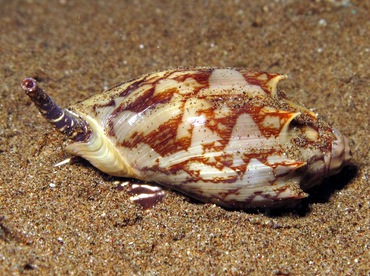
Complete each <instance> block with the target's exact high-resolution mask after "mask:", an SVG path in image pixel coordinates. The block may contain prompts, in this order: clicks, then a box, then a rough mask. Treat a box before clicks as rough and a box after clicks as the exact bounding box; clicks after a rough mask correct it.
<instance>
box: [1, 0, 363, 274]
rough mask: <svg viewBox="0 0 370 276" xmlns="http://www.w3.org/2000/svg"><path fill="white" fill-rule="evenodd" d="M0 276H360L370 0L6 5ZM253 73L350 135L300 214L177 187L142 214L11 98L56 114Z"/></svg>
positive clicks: (35, 115) (34, 113)
mask: <svg viewBox="0 0 370 276" xmlns="http://www.w3.org/2000/svg"><path fill="white" fill-rule="evenodd" d="M0 7H1V8H0V15H1V16H0V26H1V40H0V53H1V54H0V64H1V65H0V76H1V90H0V93H1V94H0V96H1V103H0V164H1V165H0V177H1V179H0V181H1V184H0V271H1V272H0V274H2V275H17V274H21V273H27V274H35V275H36V274H38V275H40V274H44V275H45V274H55V275H65V274H80V275H85V274H87V275H100V274H103V273H105V274H120V275H144V274H145V275H176V274H177V275H180V274H181V275H184V274H185V275H186V274H190V275H198V274H202V275H225V274H226V275H241V274H250V275H263V274H265V275H314V274H316V275H366V274H367V275H369V273H370V253H369V251H370V248H369V247H370V231H369V230H370V229H369V228H370V186H369V159H370V157H369V131H368V130H369V120H370V119H369V118H370V116H369V115H370V114H369V108H370V107H369V79H370V78H369V67H370V59H369V52H370V48H369V47H370V43H369V42H370V40H369V37H370V33H369V30H370V21H369V17H368V11H369V10H370V3H369V1H362V0H357V1H349V0H348V1H345V0H343V1H339V0H338V1H334V0H332V1H293V0H286V1H267V0H266V1H87V0H85V1H68V0H60V1H32V0H29V1H7V0H3V1H0ZM180 66H217V67H235V66H237V67H246V68H250V69H252V70H265V71H270V72H279V73H285V74H287V75H288V76H289V79H288V80H286V81H284V82H282V83H281V85H280V88H281V89H282V90H283V91H285V93H286V94H288V95H289V96H290V97H291V98H293V99H294V100H296V101H298V102H301V103H303V104H305V105H306V106H308V107H310V108H313V109H314V110H315V112H317V113H319V114H320V115H322V116H323V117H324V118H325V120H326V121H328V122H330V123H332V124H333V125H335V126H336V127H337V128H338V129H339V130H340V131H341V132H342V133H343V134H345V135H346V136H347V137H348V138H349V140H350V145H351V149H352V152H353V165H351V166H349V167H347V168H345V169H344V170H343V171H342V172H341V173H340V174H339V175H337V176H334V177H331V178H329V179H327V180H326V181H325V182H324V183H323V185H322V186H321V187H319V188H317V189H314V190H313V191H312V192H311V197H310V198H309V199H308V200H305V201H304V202H303V204H302V206H301V207H300V208H297V209H292V210H287V211H278V212H276V211H272V212H267V211H264V212H258V211H256V212H244V211H229V210H225V209H222V208H220V207H217V206H214V205H212V204H203V203H199V202H196V201H194V200H190V199H189V198H187V197H185V196H183V195H181V194H178V193H176V192H172V191H166V197H165V199H164V201H163V202H162V203H160V204H158V205H156V206H155V207H154V208H153V209H151V210H147V211H144V210H142V209H141V208H140V206H137V205H134V204H133V203H132V202H131V201H130V200H129V195H128V194H127V193H125V192H124V191H122V190H121V189H117V187H116V184H117V183H118V181H122V179H119V178H113V177H109V176H107V175H105V174H103V173H101V172H99V171H98V170H97V169H95V168H94V167H92V166H91V165H90V164H89V163H88V162H86V161H83V160H77V161H76V162H74V163H73V164H69V165H65V166H61V167H53V165H54V164H55V163H57V162H60V161H62V160H63V159H65V158H67V157H70V155H69V154H68V153H66V152H65V150H64V148H65V146H66V145H67V143H68V141H67V139H66V138H65V137H61V135H59V133H57V132H56V131H55V130H53V129H52V127H51V126H50V125H48V124H47V123H46V122H45V120H44V119H43V118H42V117H41V115H40V114H39V113H38V111H37V109H36V108H35V107H34V105H33V104H32V103H31V101H30V100H29V99H28V98H27V97H26V95H25V94H24V93H23V92H22V90H21V88H20V83H21V81H22V80H23V78H25V77H34V78H36V79H37V80H38V81H39V82H40V84H41V85H42V86H43V87H44V88H45V89H46V91H47V92H48V93H49V94H50V95H51V96H52V97H53V98H54V99H55V101H56V102H58V103H59V104H60V105H61V106H68V105H69V104H72V103H74V102H76V101H78V100H82V99H84V98H86V97H87V96H90V95H93V94H95V93H97V92H100V91H102V90H104V89H107V88H109V87H111V86H113V85H115V84H118V83H121V82H123V81H126V80H129V79H131V78H134V77H137V76H140V75H141V74H144V73H149V72H152V71H156V70H164V69H168V68H176V67H180Z"/></svg>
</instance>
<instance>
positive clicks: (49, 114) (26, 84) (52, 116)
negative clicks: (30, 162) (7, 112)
mask: <svg viewBox="0 0 370 276" xmlns="http://www.w3.org/2000/svg"><path fill="white" fill-rule="evenodd" d="M21 86H22V89H23V90H24V91H25V92H26V94H27V95H28V96H29V97H30V99H31V100H32V101H33V103H34V104H35V105H36V106H37V108H38V109H39V110H40V112H41V114H42V115H43V116H44V117H45V119H46V120H48V121H49V122H50V123H51V124H52V125H53V126H54V127H55V128H56V129H57V130H58V131H59V132H61V133H62V134H65V135H67V136H68V137H69V138H70V139H71V140H73V141H76V142H81V141H87V140H88V139H89V136H90V132H91V131H90V129H89V128H88V125H87V122H86V121H85V120H82V119H81V118H79V117H77V115H74V114H72V113H71V112H70V111H69V110H66V109H65V110H63V109H61V108H60V107H59V106H58V105H57V104H56V103H55V102H54V101H53V100H52V99H51V98H50V97H49V95H47V94H46V93H45V92H44V90H43V89H42V88H41V87H39V85H38V84H37V81H36V80H35V79H33V78H26V79H24V80H23V82H22V85H21Z"/></svg>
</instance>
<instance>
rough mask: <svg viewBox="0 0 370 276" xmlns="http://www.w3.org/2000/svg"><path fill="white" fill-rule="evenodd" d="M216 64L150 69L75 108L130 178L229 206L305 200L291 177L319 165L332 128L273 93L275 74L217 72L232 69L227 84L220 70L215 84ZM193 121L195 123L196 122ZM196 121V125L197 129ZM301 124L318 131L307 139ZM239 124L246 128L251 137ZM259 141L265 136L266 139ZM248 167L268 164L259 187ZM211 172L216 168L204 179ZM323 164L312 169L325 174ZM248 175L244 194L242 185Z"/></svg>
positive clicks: (235, 71) (304, 128) (259, 166)
mask: <svg viewBox="0 0 370 276" xmlns="http://www.w3.org/2000/svg"><path fill="white" fill-rule="evenodd" d="M215 70H216V69H213V68H204V69H203V68H196V69H193V70H191V69H178V70H171V71H165V72H158V73H154V74H149V75H146V76H143V77H141V78H139V79H137V80H133V81H130V82H127V83H124V84H121V85H119V86H117V87H115V88H113V89H111V90H110V91H107V94H106V95H104V96H97V97H96V98H95V99H92V100H90V101H86V103H81V104H80V105H76V107H75V109H76V110H79V111H82V112H84V113H86V114H90V113H91V112H93V114H92V115H91V117H95V118H96V119H97V121H98V123H99V124H100V125H101V126H102V129H103V130H104V132H105V134H106V135H107V137H108V138H109V140H110V141H111V142H112V144H114V146H115V148H116V149H117V150H118V151H119V152H120V154H121V155H122V156H123V157H124V158H126V159H127V163H128V164H129V165H130V167H131V168H132V170H133V172H134V174H133V175H132V174H131V175H129V176H134V177H136V178H139V179H142V180H147V181H156V182H158V183H161V184H163V185H167V186H169V187H171V188H173V189H176V190H179V191H181V192H183V193H185V194H188V195H190V196H193V197H195V198H198V199H200V200H203V201H207V202H209V201H211V202H214V203H217V204H220V205H223V206H229V207H230V206H234V207H238V206H242V207H245V206H248V205H249V203H251V202H254V201H255V199H256V198H259V202H261V203H260V204H265V202H269V203H268V204H269V205H273V204H274V203H271V202H272V201H278V200H279V199H281V197H282V195H283V197H284V198H290V199H297V198H302V197H304V196H305V194H304V193H303V191H302V190H301V189H300V188H299V184H300V183H299V182H300V181H301V178H300V177H296V176H295V175H296V174H298V171H299V170H300V168H302V170H305V169H306V168H307V166H308V165H309V164H312V163H314V162H317V161H319V162H321V163H325V162H326V160H325V159H324V153H330V152H331V149H332V142H333V140H334V139H335V136H334V135H333V133H332V130H331V128H330V127H329V126H328V125H327V124H326V123H324V122H323V121H322V120H321V119H320V118H317V116H316V115H315V114H314V113H313V112H312V111H310V110H308V109H307V108H305V107H303V106H300V105H298V104H296V103H293V102H291V101H290V100H289V98H288V97H286V96H285V94H284V93H282V92H278V91H276V87H275V86H276V83H272V82H271V80H273V79H274V78H275V77H279V76H280V75H279V74H269V73H266V72H257V73H253V72H249V71H246V70H237V69H235V70H231V69H230V70H224V71H222V70H221V71H220V70H219V71H217V74H222V73H224V74H230V79H231V80H230V82H231V83H227V81H228V80H229V79H228V77H227V76H226V77H224V79H222V78H221V83H222V81H225V82H226V84H222V85H219V84H218V83H216V84H217V86H215V87H216V88H215V87H214V86H212V80H211V78H212V77H214V75H213V74H214V72H215ZM220 72H221V73H220ZM232 74H241V75H242V76H243V77H244V81H246V83H245V84H244V83H241V84H240V85H239V86H238V84H237V85H236V86H235V87H234V86H233V85H234V84H235V83H234V82H233V79H232V78H233V77H234V78H235V80H236V81H235V80H234V81H235V82H236V83H237V82H238V81H239V79H238V77H239V75H232ZM218 77H219V76H218ZM223 85H225V86H223ZM228 85H229V86H228ZM245 85H248V87H249V88H245V87H244V86H245ZM272 85H274V87H272ZM158 87H160V89H158ZM224 87H227V88H224ZM242 87H243V88H242ZM243 89H246V90H245V92H244V91H243ZM242 116H244V117H243V118H242V119H243V120H241V117H242ZM198 119H199V120H202V121H199V122H197V121H196V120H198ZM189 120H190V121H189ZM292 120H293V122H292ZM245 124H250V125H245ZM290 124H291V127H290V130H289V135H291V136H288V137H282V135H284V132H287V130H285V131H283V129H284V128H288V127H289V126H290ZM200 125H201V126H202V129H199V128H198V126H200ZM294 126H298V127H294ZM308 127H309V128H310V129H312V133H314V134H313V135H317V138H316V136H315V139H309V137H306V131H308V130H309V129H308ZM238 128H246V129H248V128H249V130H250V131H251V133H250V135H252V137H249V134H248V133H243V132H240V131H239V130H238ZM307 129H308V130H307ZM117 131H118V132H117ZM201 131H204V134H203V133H202V132H201ZM207 131H208V134H207V133H206V132H207ZM207 135H208V136H207ZM286 135H288V133H287V134H286ZM203 136H204V137H205V139H204V140H203V139H201V137H203ZM194 139H195V140H194ZM197 139H200V140H197ZM238 139H241V140H240V141H241V143H242V142H243V143H242V144H241V146H240V147H239V148H237V146H236V145H235V143H237V141H239V140H238ZM243 139H244V140H243ZM248 139H249V140H250V144H248V143H249V142H248V141H249V140H248ZM282 139H284V140H282ZM194 141H195V142H194ZM264 141H268V143H267V145H266V144H264ZM232 142H233V143H234V144H232ZM197 143H199V145H198V144H197ZM197 147H198V148H197ZM236 148H237V149H236ZM302 149H307V150H308V151H307V152H308V153H310V152H313V153H315V152H317V150H320V151H321V152H320V154H319V155H318V156H313V157H309V156H308V157H306V156H305V157H302ZM194 150H195V151H194ZM193 152H194V153H193ZM271 158H272V159H271ZM305 158H307V159H305ZM252 163H253V164H252ZM164 164H166V165H164ZM251 166H252V167H251ZM253 166H254V167H256V168H258V169H260V170H262V169H263V170H265V171H263V172H262V173H260V174H261V175H262V176H259V177H261V184H259V183H258V182H256V181H255V180H253V179H250V177H253V175H252V174H251V173H252V172H253V168H254V167H253ZM209 169H214V170H215V171H218V172H219V173H218V174H215V175H213V176H212V177H210V175H209V174H210V173H211V172H209V171H208V170H209ZM325 169H326V167H324V168H323V170H324V171H323V172H321V171H320V172H319V174H325V173H326V171H325ZM319 176H320V175H319ZM285 177H286V178H285ZM304 177H306V178H310V177H312V176H311V175H306V176H304ZM243 181H244V182H245V183H244V182H243ZM249 181H250V182H251V183H252V184H250V185H251V188H250V191H249V192H247V193H246V192H245V191H244V192H243V190H244V189H245V187H248V185H249V184H248V183H249ZM241 182H243V183H244V184H243V185H244V187H242V186H240V185H241ZM216 184H222V185H224V186H223V187H224V188H222V189H221V188H220V187H219V186H217V185H216ZM231 184H232V185H231ZM209 185H213V186H209ZM229 185H230V186H229ZM259 185H261V187H259ZM263 185H265V186H263ZM269 186H270V187H269ZM233 187H234V188H233ZM207 189H210V190H207ZM213 189H214V190H215V191H216V192H212V190H213ZM242 192H243V193H244V194H245V195H244V196H245V198H244V199H243V202H238V200H235V198H236V197H237V196H238V195H239V194H240V193H242ZM284 194H285V195H284ZM262 198H263V199H264V200H262ZM258 204H259V203H255V205H256V206H258Z"/></svg>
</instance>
